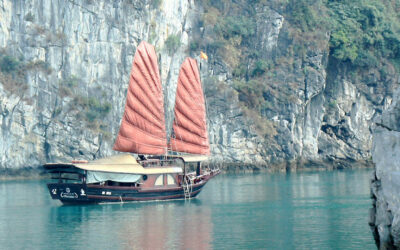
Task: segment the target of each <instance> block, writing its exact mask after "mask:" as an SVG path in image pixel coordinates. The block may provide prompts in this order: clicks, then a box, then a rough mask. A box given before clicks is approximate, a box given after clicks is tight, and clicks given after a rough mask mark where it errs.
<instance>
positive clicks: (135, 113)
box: [113, 41, 167, 155]
mask: <svg viewBox="0 0 400 250" xmlns="http://www.w3.org/2000/svg"><path fill="white" fill-rule="evenodd" d="M166 137H167V136H166V130H165V117H164V98H163V91H162V86H161V80H160V73H159V70H158V62H157V55H156V52H155V50H154V47H153V46H152V45H150V44H148V43H146V42H144V41H143V42H141V43H140V44H139V46H138V47H137V49H136V53H135V56H134V58H133V63H132V69H131V73H130V77H129V87H128V92H127V96H126V104H125V112H124V115H123V117H122V121H121V126H120V129H119V132H118V136H117V138H116V140H115V144H114V147H113V149H114V150H116V151H120V152H131V153H137V154H152V155H163V154H165V153H166V151H167V150H166V149H167V140H166Z"/></svg>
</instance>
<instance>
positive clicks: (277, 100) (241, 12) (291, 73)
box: [191, 0, 400, 122]
mask: <svg viewBox="0 0 400 250" xmlns="http://www.w3.org/2000/svg"><path fill="white" fill-rule="evenodd" d="M202 5H203V8H204V14H203V16H202V19H201V20H200V23H199V26H201V27H205V28H206V29H207V27H208V28H209V29H210V27H213V28H211V29H210V30H211V32H205V36H204V37H203V39H201V40H197V39H194V40H196V42H193V43H192V44H191V49H192V50H194V51H196V50H199V49H202V50H206V52H207V53H208V54H209V55H211V57H213V58H218V59H214V60H219V59H222V60H223V61H224V62H225V63H226V64H227V65H228V67H230V68H231V72H232V75H231V79H232V82H233V85H232V87H233V88H234V89H235V90H236V91H237V92H238V94H239V100H240V101H241V103H242V105H243V107H246V108H248V109H251V110H254V111H256V112H257V113H258V114H259V115H261V116H262V117H264V118H266V117H267V116H268V114H271V112H272V113H273V112H274V109H276V106H277V105H282V104H284V103H286V104H287V103H296V99H298V96H295V95H293V91H290V89H291V88H292V87H293V84H295V82H296V81H297V82H298V81H304V80H303V79H301V78H304V76H305V75H307V73H308V72H307V70H308V69H309V67H306V66H304V60H305V57H307V56H308V55H307V53H308V54H309V53H312V51H323V50H326V51H329V54H328V55H327V57H328V58H330V59H332V60H335V61H336V62H337V63H340V64H342V65H345V66H346V67H349V68H351V73H350V74H349V77H353V78H357V77H362V75H363V74H365V72H368V70H369V69H371V68H379V71H380V74H381V77H384V76H385V74H387V71H388V70H389V69H388V68H393V67H395V68H397V71H398V69H399V67H400V25H399V19H400V18H399V15H398V13H399V10H400V4H399V3H398V2H395V1H390V0H384V1H378V0H289V1H279V0H274V1H265V0H240V1H229V0H203V1H202ZM265 6H267V7H268V8H270V9H273V10H275V11H277V12H278V13H280V14H281V15H282V16H283V17H284V18H285V20H286V21H285V26H284V27H283V29H282V32H281V34H280V36H281V37H284V39H285V41H284V42H283V43H282V44H284V45H280V44H278V46H281V47H282V48H281V49H279V50H277V51H276V52H275V53H273V54H271V55H269V56H268V57H266V56H265V55H263V54H261V53H260V51H259V48H258V46H257V44H256V41H257V35H258V34H257V28H258V27H257V26H258V25H259V23H258V22H257V14H259V13H261V12H263V8H264V7H265ZM198 41H200V42H198ZM211 61H213V59H211ZM298 64H300V67H301V68H303V70H302V71H303V72H301V74H299V72H296V70H297V69H296V68H297V67H298V66H299V65H298ZM282 75H285V76H282ZM302 75H303V76H302ZM282 78H284V80H283V81H282ZM332 102H335V100H331V101H330V103H332ZM263 120H264V122H265V119H263Z"/></svg>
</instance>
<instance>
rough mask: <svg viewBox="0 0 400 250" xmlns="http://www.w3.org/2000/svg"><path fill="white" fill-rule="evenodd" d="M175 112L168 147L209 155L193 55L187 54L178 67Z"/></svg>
mask: <svg viewBox="0 0 400 250" xmlns="http://www.w3.org/2000/svg"><path fill="white" fill-rule="evenodd" d="M174 113H175V118H174V122H173V125H172V128H173V134H172V135H171V138H170V142H169V144H168V149H169V150H171V151H175V152H183V153H191V154H200V155H209V154H210V145H209V141H208V134H207V125H206V108H205V99H204V96H203V90H202V86H201V81H200V74H199V71H198V67H197V62H196V61H195V60H194V59H192V58H186V60H185V61H184V62H183V63H182V65H181V69H180V71H179V77H178V85H177V90H176V98H175V111H174Z"/></svg>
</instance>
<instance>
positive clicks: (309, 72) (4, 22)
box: [0, 0, 397, 169]
mask: <svg viewBox="0 0 400 250" xmlns="http://www.w3.org/2000/svg"><path fill="white" fill-rule="evenodd" d="M203 12H204V10H203V8H202V6H201V4H200V3H199V2H197V1H193V0H173V1H60V2H57V1H56V2H55V1H48V0H37V1H28V2H26V1H2V2H1V3H0V17H1V18H0V48H1V49H2V52H1V53H2V54H1V55H2V58H3V62H4V58H5V57H6V58H7V59H8V61H11V62H12V63H13V64H14V67H13V68H12V69H7V70H4V65H2V67H3V69H2V72H1V75H0V96H1V98H0V114H1V119H0V125H1V140H0V156H1V158H0V166H1V167H2V168H3V169H11V168H20V167H26V166H38V165H40V164H43V163H44V162H47V161H61V160H71V159H74V158H80V159H94V158H99V157H103V156H106V155H110V154H113V153H114V152H113V151H112V150H111V148H112V144H113V140H114V138H115V135H116V134H117V131H118V128H119V124H120V118H121V116H122V113H123V107H124V104H125V93H126V89H127V83H128V75H129V72H130V67H131V62H132V58H133V55H134V51H135V48H136V46H137V45H138V43H139V42H140V41H142V40H147V41H149V42H150V43H152V44H153V45H155V47H156V50H157V51H158V53H159V63H160V68H161V76H162V82H163V83H164V84H165V85H164V86H165V92H164V93H165V101H166V111H167V112H166V114H167V120H168V121H169V123H168V126H169V127H170V124H171V120H172V113H173V111H172V110H173V104H174V99H175V95H174V91H175V87H176V81H177V75H178V73H179V72H178V71H179V66H180V64H181V62H183V59H184V58H185V57H186V56H189V55H191V56H197V55H198V54H199V51H198V50H192V48H191V47H190V44H191V42H192V41H196V40H202V39H203V40H207V39H211V38H212V36H213V32H214V29H213V27H210V26H207V25H206V24H204V23H201V22H200V20H201V18H202V15H203ZM254 16H255V18H256V22H255V23H256V32H255V35H254V37H253V38H252V41H253V42H252V44H251V46H252V47H254V48H256V49H257V50H258V51H259V53H260V54H261V55H262V57H264V58H266V59H267V58H271V57H274V56H276V55H285V53H287V51H288V48H289V47H290V46H291V45H292V43H293V42H294V40H293V39H292V38H290V35H289V33H290V24H289V23H288V22H287V21H286V17H285V16H283V15H281V14H279V13H278V11H276V10H273V9H272V8H270V7H268V6H261V5H260V6H259V7H257V8H256V13H255V15H254ZM310 39H313V38H310ZM172 40H176V41H177V44H178V46H176V47H174V46H173V45H168V44H171V43H168V42H167V41H172ZM318 41H319V42H318V43H317V44H314V43H310V44H305V47H306V50H305V52H304V56H302V57H299V56H297V55H287V56H286V57H287V60H288V61H290V63H288V62H282V63H281V64H280V65H279V67H277V68H275V69H274V70H273V71H271V74H268V75H264V76H262V77H260V78H261V81H262V82H263V84H264V85H265V86H267V88H266V89H267V90H266V91H265V93H263V95H264V97H265V99H266V100H268V104H269V106H268V107H267V108H265V109H263V110H262V111H261V115H260V113H258V112H254V110H249V109H246V107H244V106H243V105H241V101H240V95H239V94H238V92H237V91H236V90H235V89H234V86H233V85H234V76H233V75H234V74H233V71H234V69H232V67H231V66H230V64H229V63H228V62H227V61H226V60H225V59H224V58H223V57H221V56H219V55H214V54H213V53H211V52H210V51H208V55H209V58H210V59H209V61H208V62H205V61H202V62H201V74H202V79H203V82H204V88H205V92H206V99H207V104H208V119H209V120H208V122H209V133H210V142H211V148H212V158H211V161H212V162H213V163H225V164H228V165H230V164H239V165H241V164H246V165H270V166H272V165H274V166H279V167H283V168H296V167H297V166H299V165H303V164H305V163H313V164H316V163H318V164H320V163H321V162H328V163H329V164H327V166H328V167H332V166H333V165H330V164H331V163H332V162H335V164H336V166H337V167H345V166H350V165H353V164H354V163H355V162H358V161H364V160H366V159H368V158H369V157H370V151H369V148H370V146H371V145H370V144H371V143H370V141H371V132H370V129H369V127H370V125H371V121H372V119H373V118H374V117H375V115H376V114H377V113H380V111H381V110H382V108H383V107H384V106H385V105H387V104H388V103H390V101H391V98H390V96H391V93H392V89H394V87H395V86H396V85H397V74H396V72H395V71H394V70H392V71H391V72H389V73H388V74H386V75H385V76H384V77H383V76H381V75H380V73H379V72H378V71H374V70H371V71H370V72H369V73H368V74H364V76H363V77H361V78H357V79H351V78H350V77H348V75H349V72H351V70H352V69H351V68H350V67H348V66H347V65H343V64H340V63H339V62H336V61H335V60H334V59H332V58H331V57H330V55H329V46H328V41H329V34H323V35H322V36H321V37H319V38H318ZM172 44H173V43H172ZM239 56H240V55H239ZM284 57H285V56H284ZM381 82H384V83H385V84H381ZM260 131H261V132H260Z"/></svg>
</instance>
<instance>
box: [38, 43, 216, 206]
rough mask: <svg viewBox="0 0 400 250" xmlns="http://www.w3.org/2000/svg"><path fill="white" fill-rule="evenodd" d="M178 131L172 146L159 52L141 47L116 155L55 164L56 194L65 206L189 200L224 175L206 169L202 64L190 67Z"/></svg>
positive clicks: (182, 75) (179, 94) (184, 76)
mask: <svg viewBox="0 0 400 250" xmlns="http://www.w3.org/2000/svg"><path fill="white" fill-rule="evenodd" d="M174 115H175V117H174V121H173V124H172V128H173V131H172V133H171V136H170V138H169V139H168V140H167V135H166V126H165V118H164V97H163V92H162V85H161V80H160V75H159V69H158V62H157V56H156V52H155V50H154V47H153V46H152V45H150V44H148V43H146V42H141V43H140V44H139V46H138V48H137V50H136V53H135V56H134V58H133V65H132V69H131V73H130V79H129V87H128V91H127V97H126V104H125V112H124V115H123V117H122V121H121V126H120V130H119V133H118V136H117V138H116V140H115V144H114V147H113V149H114V150H116V151H119V152H123V153H122V154H117V155H114V156H111V157H108V158H103V159H99V160H94V161H91V162H89V161H72V162H70V163H47V164H45V165H44V168H45V169H46V170H47V171H48V172H50V173H51V174H52V179H55V180H56V182H54V183H49V184H47V186H48V189H49V191H50V195H51V197H52V198H53V199H58V200H60V201H61V202H62V203H64V204H79V203H101V202H126V201H148V200H167V199H187V198H192V197H195V196H197V195H198V194H199V193H200V191H201V189H202V188H203V187H204V185H205V184H206V183H207V182H208V181H209V180H210V179H211V178H212V177H214V176H216V175H217V174H219V173H220V170H219V169H209V168H204V167H202V164H201V163H202V162H203V161H205V160H207V158H208V156H209V155H210V145H209V140H208V135H207V125H206V108H205V100H204V95H203V89H202V85H201V81H200V74H199V70H198V66H197V61H196V60H195V59H192V58H186V59H185V61H184V62H183V63H182V65H181V68H180V71H179V77H178V84H177V90H176V98H175V110H174Z"/></svg>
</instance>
